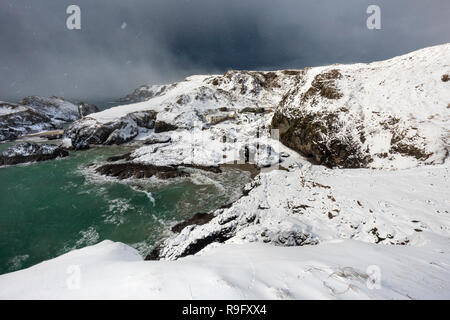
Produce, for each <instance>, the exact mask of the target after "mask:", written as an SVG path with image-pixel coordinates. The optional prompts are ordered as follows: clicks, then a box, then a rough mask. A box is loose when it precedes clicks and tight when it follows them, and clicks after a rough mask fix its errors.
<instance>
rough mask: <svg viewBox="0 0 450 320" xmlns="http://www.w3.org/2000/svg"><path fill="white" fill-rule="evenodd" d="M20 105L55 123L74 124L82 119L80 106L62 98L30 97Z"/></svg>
mask: <svg viewBox="0 0 450 320" xmlns="http://www.w3.org/2000/svg"><path fill="white" fill-rule="evenodd" d="M20 103H21V104H22V105H25V106H27V107H30V108H32V109H34V110H36V111H37V112H39V113H42V114H45V115H46V116H47V117H49V118H50V119H52V121H53V122H55V123H61V122H72V121H75V120H77V119H79V118H80V114H79V112H78V106H76V105H74V104H73V103H71V102H69V101H66V100H64V99H62V98H58V97H50V98H47V97H40V96H30V97H26V98H24V99H22V101H21V102H20Z"/></svg>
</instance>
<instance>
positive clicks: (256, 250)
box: [0, 44, 450, 299]
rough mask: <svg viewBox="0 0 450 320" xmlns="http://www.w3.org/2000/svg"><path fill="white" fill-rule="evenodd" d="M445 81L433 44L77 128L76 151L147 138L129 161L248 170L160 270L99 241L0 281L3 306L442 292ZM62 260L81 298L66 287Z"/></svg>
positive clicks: (442, 54) (194, 83) (165, 253)
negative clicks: (237, 194)
mask: <svg viewBox="0 0 450 320" xmlns="http://www.w3.org/2000/svg"><path fill="white" fill-rule="evenodd" d="M448 74H450V44H444V45H440V46H436V47H431V48H426V49H423V50H419V51H417V52H413V53H411V54H408V55H404V56H401V57H396V58H393V59H390V60H386V61H382V62H373V63H371V64H353V65H340V64H338V65H333V66H327V67H316V68H307V69H305V70H284V71H276V72H250V71H230V72H227V73H225V74H224V75H212V76H192V77H189V78H187V79H186V80H185V81H182V82H179V83H174V84H171V85H165V86H143V87H141V88H139V89H137V90H136V91H135V92H134V93H133V94H131V95H129V96H128V97H127V98H126V101H129V102H134V101H139V102H137V103H132V104H128V105H123V106H118V107H115V108H112V109H109V110H105V111H103V112H100V113H94V114H91V115H89V116H88V117H86V118H83V119H80V120H78V121H76V122H74V123H73V124H72V126H71V127H70V128H68V129H67V130H66V132H65V135H66V138H67V140H68V142H70V144H71V145H72V147H73V148H75V149H81V148H87V147H89V145H92V144H114V143H116V144H120V143H127V142H131V143H136V144H140V143H143V144H144V143H146V144H144V145H143V146H140V147H139V148H137V149H136V150H135V151H134V152H132V153H131V154H129V155H127V156H126V157H124V159H125V160H124V161H126V162H129V163H132V164H140V165H152V166H174V167H175V166H180V165H198V166H218V165H224V164H230V163H231V162H236V161H238V162H239V163H240V164H242V163H247V164H248V163H251V164H254V165H255V166H257V167H258V168H259V170H260V172H259V174H258V175H257V176H256V177H255V179H254V180H253V181H252V182H251V183H250V184H248V185H247V186H246V187H245V189H244V192H243V196H242V197H241V198H240V199H239V200H238V201H236V202H235V203H234V204H233V205H231V206H227V207H223V208H220V209H218V210H215V211H214V212H211V213H210V214H211V216H212V219H211V221H209V222H208V223H206V224H203V225H187V226H185V227H184V228H182V229H181V230H176V231H177V232H178V233H177V234H174V235H173V236H172V237H170V238H168V239H166V240H165V241H164V242H162V243H160V244H159V246H157V247H156V248H155V250H154V251H153V252H151V254H149V256H148V257H147V258H148V259H159V260H160V261H142V259H141V257H139V256H138V255H137V254H136V252H135V251H134V250H133V249H131V248H130V247H127V246H125V245H122V244H117V243H111V242H103V243H100V244H98V245H96V246H93V247H88V248H84V249H80V250H77V251H74V252H71V253H68V254H66V255H64V256H61V257H59V258H56V259H54V260H51V261H48V262H44V263H41V264H39V265H37V266H35V267H32V268H29V269H27V270H23V271H19V272H16V273H12V274H8V275H4V276H0V297H30V298H33V297H39V298H41V297H46V298H47V297H56V298H59V297H66V298H81V297H83V298H95V297H102V298H120V297H121V298H203V299H205V298H280V299H284V298H401V299H415V298H449V292H450V252H449V249H448V248H449V244H450V242H449V239H450V216H449V212H450V200H449V198H448V194H450V185H449V183H448V181H449V178H450V177H449V174H450V172H449V169H450V167H449V162H448V150H449V138H450V131H449V120H450V82H449V81H448V76H447V77H446V76H445V75H448ZM274 129H277V130H278V131H277V130H274ZM278 137H279V139H278ZM126 162H125V163H126ZM122 163H123V162H122ZM373 169H379V170H373ZM193 214H194V213H193ZM168 260H176V261H168ZM73 265H78V266H81V267H80V268H81V269H80V270H81V275H82V277H83V279H84V280H82V282H81V283H80V287H79V288H78V289H79V290H72V289H70V288H68V287H67V284H66V280H67V274H66V273H65V272H66V270H67V268H68V267H70V266H73ZM42 274H45V275H47V274H51V275H52V276H51V277H50V276H49V277H43V276H41V275H42Z"/></svg>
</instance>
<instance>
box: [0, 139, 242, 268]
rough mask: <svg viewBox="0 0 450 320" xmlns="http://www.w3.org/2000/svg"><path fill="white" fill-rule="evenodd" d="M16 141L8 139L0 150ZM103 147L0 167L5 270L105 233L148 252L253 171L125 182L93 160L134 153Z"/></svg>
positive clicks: (229, 196) (0, 261) (230, 196)
mask: <svg viewBox="0 0 450 320" xmlns="http://www.w3.org/2000/svg"><path fill="white" fill-rule="evenodd" d="M9 145H11V144H0V152H1V151H2V150H3V149H5V148H6V147H8V146H9ZM130 150H131V149H130V148H127V147H117V146H115V147H103V148H96V149H90V150H86V151H78V152H71V154H70V156H69V157H67V158H64V159H57V160H52V161H47V162H41V163H33V164H27V165H18V166H9V167H0V274H3V273H6V272H11V271H15V270H18V269H22V268H26V267H29V266H31V265H34V264H36V263H39V262H41V261H44V260H47V259H51V258H54V257H56V256H58V255H60V254H63V253H65V252H68V251H70V250H72V249H76V248H81V247H84V246H87V245H91V244H95V243H97V242H99V241H102V240H104V239H110V240H113V241H121V242H124V243H127V244H129V245H132V246H133V247H135V248H137V249H138V250H139V251H140V252H141V254H142V255H145V254H146V253H147V252H148V251H149V250H150V249H151V247H152V245H154V244H155V242H156V241H158V240H160V239H162V238H164V237H166V236H168V235H169V234H170V232H169V231H168V230H169V229H170V225H172V224H174V223H175V222H177V221H182V220H183V219H186V218H189V217H191V216H192V215H193V214H194V213H196V212H207V211H210V210H212V209H215V208H217V207H219V206H221V205H223V204H226V203H229V202H230V201H233V200H235V199H236V198H237V197H239V195H240V190H241V187H242V186H243V185H244V184H245V183H246V182H248V181H249V179H250V178H249V175H248V174H247V173H243V172H241V171H237V170H229V171H226V172H224V173H223V174H213V173H204V172H200V171H193V172H192V178H188V179H177V180H172V181H170V182H169V181H165V182H163V181H158V180H156V179H146V180H137V179H135V180H130V181H122V182H118V181H117V180H114V179H109V178H105V177H101V176H98V175H95V174H93V170H92V169H90V168H91V167H90V166H89V164H91V163H94V162H101V161H104V160H105V159H106V158H107V157H109V156H112V155H119V154H123V153H126V152H129V151H130Z"/></svg>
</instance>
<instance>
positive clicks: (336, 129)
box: [272, 112, 371, 168]
mask: <svg viewBox="0 0 450 320" xmlns="http://www.w3.org/2000/svg"><path fill="white" fill-rule="evenodd" d="M336 120H337V117H336V116H335V115H334V114H333V113H306V112H305V113H302V112H299V113H298V114H296V116H295V117H286V116H284V115H283V113H280V112H277V113H275V115H274V117H273V119H272V128H274V129H278V130H279V134H280V141H281V142H282V143H283V144H284V145H286V146H288V147H290V148H292V149H294V150H296V151H298V152H300V153H301V154H303V155H304V156H306V157H307V158H309V159H310V160H312V162H313V163H315V164H322V165H325V166H327V167H330V168H332V167H343V168H361V167H366V166H367V164H368V163H369V162H370V160H371V158H370V155H367V154H365V153H364V152H362V150H361V147H360V144H359V143H360V141H353V139H352V137H351V136H345V135H344V137H343V138H342V128H341V127H340V125H339V122H338V121H336ZM361 139H363V137H361ZM358 142H359V143H358Z"/></svg>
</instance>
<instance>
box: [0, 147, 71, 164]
mask: <svg viewBox="0 0 450 320" xmlns="http://www.w3.org/2000/svg"><path fill="white" fill-rule="evenodd" d="M68 155H69V153H68V152H67V151H66V150H64V149H62V148H60V147H58V146H55V145H52V144H36V143H28V142H26V143H19V144H16V145H14V146H12V147H10V148H8V149H6V150H5V151H3V152H2V155H1V157H0V164H1V165H14V164H19V163H26V162H38V161H45V160H51V159H55V158H59V157H61V158H62V157H67V156H68Z"/></svg>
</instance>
